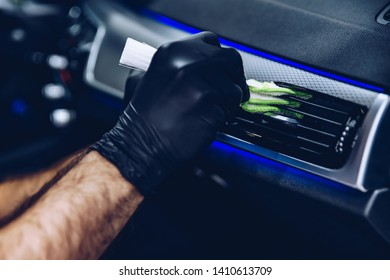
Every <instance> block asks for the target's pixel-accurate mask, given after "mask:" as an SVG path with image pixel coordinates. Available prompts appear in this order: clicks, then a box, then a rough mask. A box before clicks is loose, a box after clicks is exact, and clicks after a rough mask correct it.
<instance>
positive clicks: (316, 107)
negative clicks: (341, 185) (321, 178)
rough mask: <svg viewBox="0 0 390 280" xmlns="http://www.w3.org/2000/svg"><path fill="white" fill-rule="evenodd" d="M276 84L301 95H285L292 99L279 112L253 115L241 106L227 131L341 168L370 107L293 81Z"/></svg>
mask: <svg viewBox="0 0 390 280" xmlns="http://www.w3.org/2000/svg"><path fill="white" fill-rule="evenodd" d="M276 84H277V85H278V86H280V87H284V88H289V89H292V90H294V91H297V92H300V93H302V96H301V95H288V96H283V97H282V98H283V99H286V100H288V101H289V102H287V103H288V104H287V105H281V106H278V107H279V108H280V110H279V111H278V112H273V113H265V114H264V113H256V114H253V113H248V112H246V111H244V110H243V109H240V111H239V112H238V114H237V117H236V118H235V119H234V120H232V121H231V122H229V123H228V125H227V126H226V127H225V129H224V133H226V134H229V135H232V136H235V137H238V138H240V139H242V140H245V141H247V142H250V143H252V144H255V145H258V146H261V147H264V148H268V149H271V150H274V151H276V152H279V153H282V154H285V155H289V156H292V157H294V158H297V159H301V160H304V161H307V162H310V163H314V164H317V165H320V166H324V167H328V168H340V167H342V166H343V164H344V163H345V162H346V159H347V158H348V155H349V154H350V152H351V150H352V149H353V146H354V143H355V141H356V137H357V132H358V129H359V127H360V126H361V123H362V121H363V118H364V116H365V114H366V113H367V108H366V107H364V106H361V105H358V104H355V103H352V102H349V101H345V100H343V99H340V98H336V97H332V96H329V95H326V94H323V93H320V92H316V91H313V90H309V89H305V88H302V87H298V86H294V85H291V84H287V83H280V82H277V83H276ZM307 96H310V98H307ZM291 104H293V105H291Z"/></svg>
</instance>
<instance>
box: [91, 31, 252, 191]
mask: <svg viewBox="0 0 390 280" xmlns="http://www.w3.org/2000/svg"><path fill="white" fill-rule="evenodd" d="M248 99H249V91H248V88H247V86H246V82H245V77H244V71H243V65H242V60H241V57H240V55H239V53H238V52H237V51H236V50H233V49H226V48H221V46H220V44H219V41H218V38H217V36H216V35H215V34H213V33H210V32H203V33H199V34H197V35H194V36H190V37H188V38H186V39H183V40H181V41H177V42H173V43H169V44H165V45H163V46H162V47H160V48H159V49H158V51H157V52H156V54H155V56H154V57H153V59H152V62H151V65H150V67H149V70H148V71H147V72H146V74H145V75H144V77H143V78H142V79H141V80H140V81H139V83H138V84H137V86H136V87H135V91H134V94H133V96H132V98H131V101H130V104H129V105H128V107H127V108H126V110H125V111H124V112H123V114H122V115H121V116H120V118H119V121H118V123H117V124H116V126H115V127H114V128H113V129H112V130H111V131H110V132H108V133H106V134H105V135H104V136H103V138H102V139H101V140H100V141H99V142H97V143H96V144H95V145H94V146H93V149H95V150H97V151H98V152H99V153H100V154H102V155H103V156H104V157H105V158H107V159H108V160H109V161H111V162H112V163H113V164H114V165H115V166H116V167H117V168H118V169H119V170H120V172H121V173H122V175H123V176H124V177H125V178H126V179H127V180H129V181H130V182H131V183H133V184H134V185H135V186H136V188H137V189H138V190H139V191H140V192H141V193H142V194H143V195H144V196H148V195H150V194H153V193H154V192H155V190H156V187H157V186H158V184H159V183H160V182H161V181H162V180H163V179H164V178H165V177H166V176H167V175H169V174H170V173H171V172H172V171H173V170H174V169H175V168H177V167H178V166H180V165H181V164H182V163H184V162H185V161H187V160H188V159H190V158H192V157H193V156H194V155H196V154H197V153H198V152H199V151H201V149H202V148H204V147H205V146H206V145H207V144H209V143H210V142H211V141H212V140H213V138H214V136H215V133H216V131H217V129H218V128H220V127H221V126H222V125H223V124H224V123H225V122H226V120H227V119H228V118H229V117H231V116H232V115H233V114H234V112H235V110H236V109H237V108H238V107H239V104H240V101H246V100H248Z"/></svg>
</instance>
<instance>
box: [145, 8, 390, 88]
mask: <svg viewBox="0 0 390 280" xmlns="http://www.w3.org/2000/svg"><path fill="white" fill-rule="evenodd" d="M142 13H143V14H144V15H145V16H147V17H149V18H151V19H154V20H156V21H158V22H160V23H163V24H165V25H168V26H171V27H174V28H176V29H180V30H182V31H185V32H187V33H190V34H195V33H199V32H201V31H202V30H200V29H197V28H194V27H191V26H188V25H186V24H183V23H181V22H178V21H176V20H173V19H171V18H169V17H166V16H163V15H160V14H158V13H156V12H153V11H151V10H147V9H143V10H142ZM220 41H221V43H222V44H223V45H225V46H228V47H232V48H235V49H237V50H240V51H244V52H247V53H250V54H253V55H256V56H260V57H263V58H266V59H269V60H272V61H275V62H279V63H282V64H285V65H289V66H292V67H295V68H298V69H302V70H305V71H307V72H311V73H313V74H317V75H320V76H324V77H327V78H331V79H334V80H337V81H340V82H344V83H347V84H351V85H354V86H358V87H361V88H366V89H369V90H373V91H376V92H384V89H383V88H380V87H377V86H373V85H370V84H366V83H363V82H359V81H355V80H352V79H349V78H346V77H343V76H339V75H336V74H332V73H329V72H326V71H323V70H319V69H316V68H313V67H310V66H307V65H304V64H301V63H298V62H295V61H291V60H288V59H285V58H282V57H279V56H276V55H273V54H270V53H267V52H263V51H259V50H256V49H253V48H251V47H248V46H245V45H242V44H239V43H236V42H233V41H230V40H226V39H223V38H220Z"/></svg>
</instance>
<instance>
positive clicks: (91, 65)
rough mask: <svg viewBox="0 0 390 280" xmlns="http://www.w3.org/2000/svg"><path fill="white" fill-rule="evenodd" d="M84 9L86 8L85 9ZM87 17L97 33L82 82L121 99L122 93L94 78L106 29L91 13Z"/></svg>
mask: <svg viewBox="0 0 390 280" xmlns="http://www.w3.org/2000/svg"><path fill="white" fill-rule="evenodd" d="M86 9H88V8H87V7H86ZM89 16H90V17H91V18H92V20H93V21H94V23H95V24H96V25H97V32H96V35H95V38H94V40H93V43H92V47H91V51H90V53H89V57H88V61H87V66H86V68H85V71H84V81H85V82H86V83H87V84H89V85H90V86H92V87H94V88H96V89H98V90H101V91H104V92H107V93H110V94H112V95H114V96H115V97H119V98H121V97H122V96H123V93H122V92H121V91H120V90H118V89H116V88H114V87H111V86H109V85H107V84H105V83H102V82H100V81H99V80H97V79H96V78H95V67H96V62H97V59H98V56H99V51H100V47H101V45H102V43H103V40H104V37H105V36H106V27H105V26H104V24H103V23H102V22H101V21H100V20H99V19H98V18H97V17H96V16H94V14H93V13H92V12H90V13H89Z"/></svg>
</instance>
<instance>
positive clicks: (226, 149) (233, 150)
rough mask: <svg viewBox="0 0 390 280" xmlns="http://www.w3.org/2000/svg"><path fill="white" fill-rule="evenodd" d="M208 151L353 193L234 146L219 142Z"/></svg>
mask: <svg viewBox="0 0 390 280" xmlns="http://www.w3.org/2000/svg"><path fill="white" fill-rule="evenodd" d="M210 149H211V151H213V150H214V151H218V150H220V151H222V152H223V153H230V154H234V155H236V156H238V157H242V158H244V159H246V160H248V159H249V160H251V159H253V160H254V161H255V162H256V163H257V164H259V165H261V166H265V167H267V168H270V167H271V168H273V169H275V170H283V172H285V173H287V174H291V175H293V176H294V177H302V178H305V179H307V180H310V181H311V182H315V184H314V185H318V184H320V185H326V186H327V187H332V188H334V189H337V190H339V191H343V192H354V191H355V190H354V189H351V188H349V187H347V186H345V185H343V184H340V183H337V182H334V181H331V180H329V179H326V178H323V177H320V176H318V175H315V174H311V173H309V172H307V171H303V170H300V169H298V168H295V167H292V166H289V165H285V164H283V163H279V162H277V161H274V160H272V159H268V158H265V157H262V156H259V155H256V154H253V153H251V152H249V151H246V150H242V149H240V148H237V147H235V146H231V145H229V144H226V143H223V142H220V141H218V140H217V141H214V142H213V143H212V144H211V146H210Z"/></svg>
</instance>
